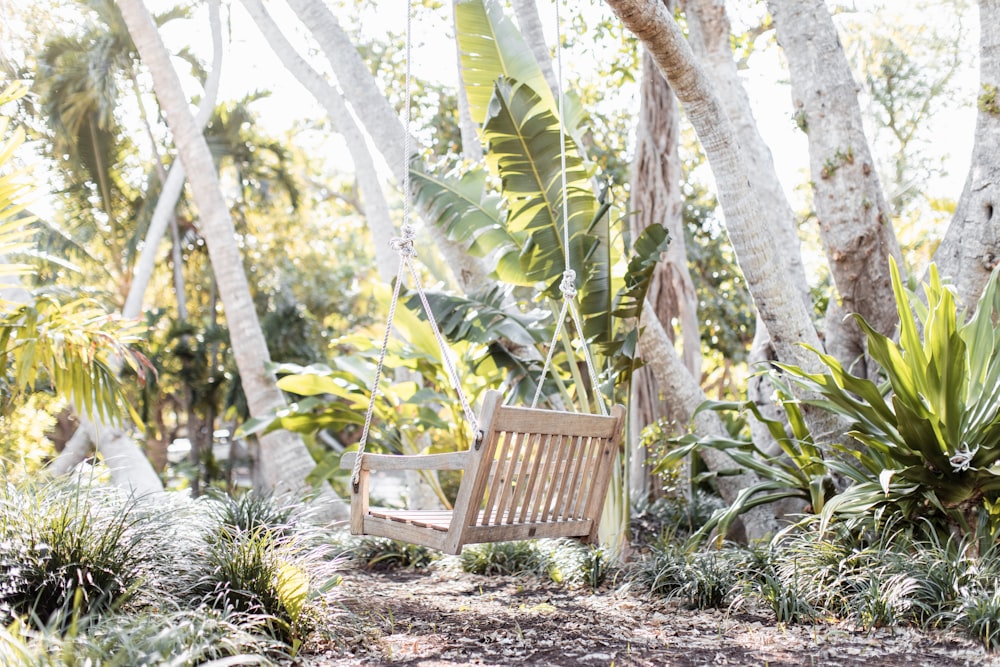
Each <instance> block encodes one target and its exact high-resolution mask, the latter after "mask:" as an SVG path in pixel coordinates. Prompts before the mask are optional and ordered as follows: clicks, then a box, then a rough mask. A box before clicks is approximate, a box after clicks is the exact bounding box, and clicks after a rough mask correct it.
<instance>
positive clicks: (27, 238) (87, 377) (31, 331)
mask: <svg viewBox="0 0 1000 667" xmlns="http://www.w3.org/2000/svg"><path fill="white" fill-rule="evenodd" d="M23 93H24V90H23V89H21V88H18V87H10V88H7V89H5V90H4V91H3V92H2V93H0V103H2V102H3V101H4V100H14V99H17V98H19V97H20V96H21V95H22V94H23ZM7 135H8V121H7V119H6V118H5V117H2V116H0V137H3V138H4V139H3V142H2V143H0V166H3V165H5V164H7V163H9V161H10V160H11V159H12V157H13V155H14V151H15V150H17V148H18V147H19V146H20V145H21V143H22V142H23V140H24V133H23V131H22V130H20V129H17V130H16V131H14V132H13V134H12V136H10V137H9V138H8V137H7ZM28 191H30V188H29V187H28V186H27V185H25V184H24V183H23V182H22V181H20V180H19V175H18V174H17V172H13V173H2V174H0V256H3V257H10V258H18V257H23V256H25V255H26V254H30V253H31V252H32V251H33V250H34V249H35V244H34V243H33V242H32V241H31V235H32V234H33V232H34V230H33V229H32V227H31V223H32V219H31V218H29V217H28V216H25V215H24V204H23V203H21V200H22V198H23V197H24V196H25V195H26V194H27V192H28ZM32 271H33V269H32V267H31V265H29V264H23V263H22V264H18V263H10V264H4V266H3V267H2V268H0V281H2V282H3V283H5V284H6V285H7V286H8V287H14V288H16V287H20V284H19V283H17V282H16V281H15V280H14V279H15V278H20V277H24V276H28V275H30V274H31V273H32ZM22 292H23V299H22V300H20V301H17V302H15V301H9V300H7V299H4V300H0V306H2V312H0V371H2V372H3V381H2V382H3V387H2V389H3V401H4V403H3V409H2V410H0V412H2V413H3V414H8V413H9V412H10V410H11V409H12V408H13V406H14V405H16V404H17V403H19V402H21V401H22V400H23V396H24V394H26V393H27V392H31V391H34V390H35V389H36V385H44V384H46V383H51V384H52V385H53V386H54V389H55V390H56V392H58V393H59V395H60V396H62V397H64V398H65V399H67V400H68V401H71V402H73V404H74V405H75V407H76V409H77V410H78V411H79V412H81V413H87V414H90V415H92V416H94V417H99V418H101V419H103V420H105V421H109V420H111V419H112V418H119V417H120V416H121V415H122V413H123V412H124V411H125V410H127V411H128V412H129V413H130V414H131V415H132V417H133V418H136V417H137V415H136V413H135V411H134V410H133V409H132V407H131V405H130V404H129V402H128V398H127V396H126V393H125V389H124V387H123V386H122V383H121V382H120V380H119V378H118V372H117V370H118V367H119V366H120V365H121V364H123V363H124V364H128V366H130V367H131V368H132V370H134V371H135V373H136V376H137V377H138V379H139V380H140V382H144V381H145V380H146V378H147V373H148V371H149V370H150V369H151V365H150V364H149V362H148V360H147V359H146V358H145V356H143V355H142V354H141V353H140V352H139V351H138V350H137V349H135V347H134V346H135V345H136V344H138V343H139V342H140V341H141V340H142V328H141V327H139V326H137V325H135V324H133V323H129V322H124V321H122V320H120V319H116V318H114V317H112V316H110V315H108V313H107V312H106V311H105V310H104V309H103V308H101V307H100V305H99V304H98V303H97V302H96V301H94V300H92V299H90V298H81V299H74V300H69V301H64V300H61V299H59V298H57V296H56V295H55V294H54V293H50V292H44V291H36V292H35V293H31V292H28V291H27V290H22ZM122 406H124V410H123V407H122Z"/></svg>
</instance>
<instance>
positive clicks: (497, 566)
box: [459, 542, 549, 576]
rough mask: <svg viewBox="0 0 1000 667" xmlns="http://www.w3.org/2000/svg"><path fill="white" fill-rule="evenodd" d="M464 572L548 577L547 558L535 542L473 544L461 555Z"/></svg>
mask: <svg viewBox="0 0 1000 667" xmlns="http://www.w3.org/2000/svg"><path fill="white" fill-rule="evenodd" d="M459 558H460V559H461V563H462V570H464V571H465V572H469V573H471V574H481V575H485V576H495V575H499V576H509V575H520V574H529V575H535V576H545V575H547V574H548V571H549V564H548V559H547V558H545V556H544V555H543V554H542V553H541V552H540V551H539V549H538V546H537V545H536V544H535V543H534V542H487V543H486V544H471V545H469V546H467V547H466V548H465V549H463V550H462V554H461V556H459Z"/></svg>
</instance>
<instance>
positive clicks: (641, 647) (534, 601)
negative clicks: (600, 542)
mask: <svg viewBox="0 0 1000 667" xmlns="http://www.w3.org/2000/svg"><path fill="white" fill-rule="evenodd" d="M340 597H341V602H342V604H343V605H344V606H345V608H346V609H348V610H350V611H352V612H353V613H354V614H356V615H357V618H358V619H359V620H358V621H356V622H355V625H354V626H353V627H354V630H353V632H354V633H355V636H353V637H348V636H345V637H343V640H342V641H343V644H342V645H341V646H340V647H339V648H334V647H331V646H321V645H312V646H306V647H305V648H304V651H303V655H301V656H300V658H299V659H298V660H297V661H296V662H295V664H296V665H300V666H301V667H347V666H352V665H410V666H413V667H443V666H446V665H490V666H493V665H495V666H498V667H499V666H507V665H551V666H553V667H588V666H590V665H593V666H595V667H596V666H598V665H601V666H614V667H621V666H636V667H645V666H652V665H656V666H674V665H676V666H679V667H688V666H690V667H695V666H699V667H700V666H701V665H754V666H765V665H766V666H767V667H802V666H812V665H824V666H825V665H829V666H830V667H848V666H850V667H853V666H860V665H865V666H866V667H876V666H877V667H883V666H884V667H903V666H906V667H921V666H927V667H950V666H958V665H962V666H965V665H1000V655H990V654H987V653H985V652H984V651H983V649H982V648H980V647H978V646H976V645H974V644H973V643H971V642H969V641H965V640H963V639H961V638H959V637H956V636H954V635H950V634H927V633H918V632H916V631H913V630H909V629H905V628H904V629H898V628H897V629H878V630H874V631H871V632H864V631H860V630H858V629H856V628H851V627H848V626H846V625H844V624H836V623H830V624H818V625H793V626H784V625H779V624H776V623H775V622H774V619H773V617H769V616H768V614H767V613H765V612H759V613H758V612H748V611H746V610H738V611H732V612H727V611H725V610H713V611H691V610H686V609H683V608H681V607H680V606H678V605H677V604H676V603H672V602H666V601H663V600H656V599H650V598H648V597H646V596H643V595H640V594H637V593H635V592H631V593H630V592H628V591H627V590H624V589H623V588H621V587H617V588H616V587H615V586H613V585H612V586H609V587H606V588H605V589H602V590H600V591H599V592H598V593H596V594H594V593H592V592H591V591H590V590H589V589H583V590H579V589H570V588H567V587H564V586H560V585H557V584H554V583H551V582H548V581H542V580H539V579H537V578H534V577H527V576H524V577H482V576H476V575H470V574H466V573H462V572H455V571H444V570H433V569H432V570H429V571H418V572H411V571H394V572H386V573H378V572H365V571H360V570H349V571H346V572H345V573H344V582H343V584H342V585H341V586H340ZM348 634H350V632H348Z"/></svg>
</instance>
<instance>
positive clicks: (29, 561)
mask: <svg viewBox="0 0 1000 667" xmlns="http://www.w3.org/2000/svg"><path fill="white" fill-rule="evenodd" d="M155 529H156V524H155V522H151V521H149V520H148V517H147V516H146V515H145V514H144V513H143V512H140V511H139V506H138V504H137V502H136V501H135V500H134V499H132V498H129V497H127V496H124V495H123V494H121V493H120V492H117V491H115V490H113V489H105V488H96V487H94V488H92V487H88V486H83V485H79V484H74V483H52V484H44V485H33V484H28V483H22V484H17V485H15V484H12V483H9V482H5V483H3V484H2V486H0V619H2V622H3V623H9V622H11V621H12V620H13V619H14V618H16V617H27V618H31V619H34V620H35V621H36V622H38V623H41V624H43V625H44V624H49V623H55V622H58V623H69V622H70V621H71V619H72V618H73V617H79V616H100V615H101V614H104V613H107V612H109V611H111V610H112V609H114V608H118V607H121V606H122V605H123V604H125V603H126V602H128V601H129V600H131V599H133V598H134V597H135V595H136V590H137V587H138V586H139V585H140V584H141V583H142V582H143V580H144V577H146V576H147V575H148V573H149V571H150V569H151V568H152V565H153V563H154V562H155V560H156V554H155V553H154V552H153V550H152V549H151V548H150V545H151V544H153V543H154V539H153V537H154V536H153V533H154V531H155Z"/></svg>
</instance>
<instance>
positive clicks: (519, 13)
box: [511, 0, 559, 92]
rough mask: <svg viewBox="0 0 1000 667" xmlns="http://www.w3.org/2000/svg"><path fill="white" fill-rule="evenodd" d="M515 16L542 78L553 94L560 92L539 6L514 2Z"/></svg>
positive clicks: (521, 0)
mask: <svg viewBox="0 0 1000 667" xmlns="http://www.w3.org/2000/svg"><path fill="white" fill-rule="evenodd" d="M511 4H512V5H513V7H514V16H515V17H517V27H518V29H519V30H520V32H521V36H522V37H524V41H525V42H526V43H527V44H528V48H529V49H531V54H532V55H533V56H535V62H537V63H538V67H539V68H540V69H541V70H542V76H544V77H545V82H546V83H547V84H549V88H551V89H552V91H553V92H555V91H558V90H559V77H558V76H556V72H555V70H554V69H552V54H551V53H550V52H549V47H548V45H547V44H546V43H545V30H544V29H543V28H542V19H541V17H540V16H539V15H538V4H537V2H536V0H512V2H511Z"/></svg>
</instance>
